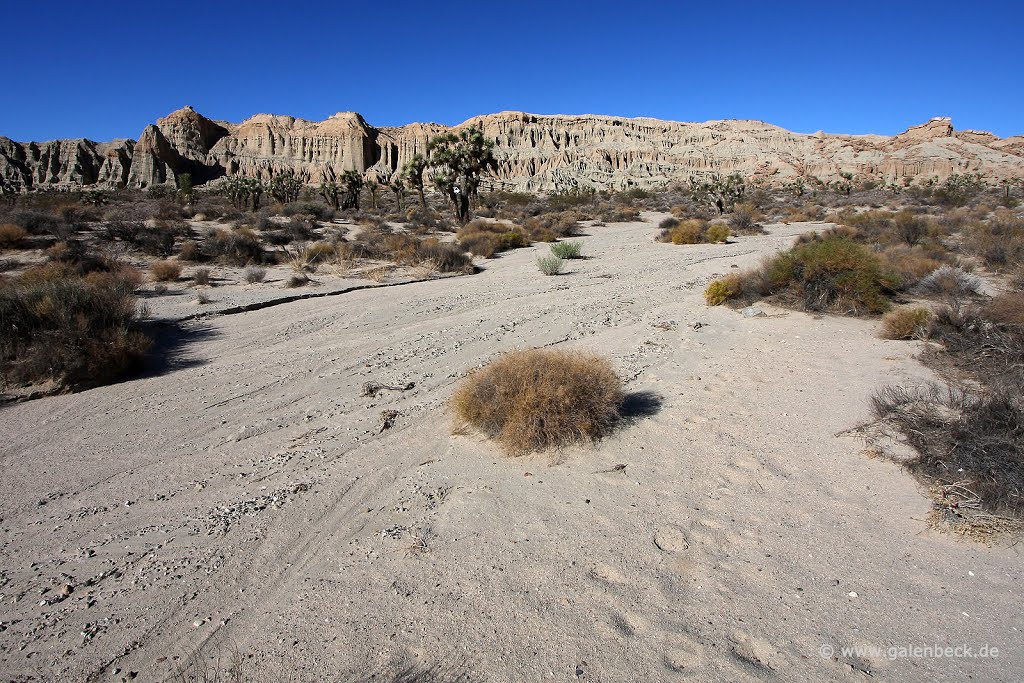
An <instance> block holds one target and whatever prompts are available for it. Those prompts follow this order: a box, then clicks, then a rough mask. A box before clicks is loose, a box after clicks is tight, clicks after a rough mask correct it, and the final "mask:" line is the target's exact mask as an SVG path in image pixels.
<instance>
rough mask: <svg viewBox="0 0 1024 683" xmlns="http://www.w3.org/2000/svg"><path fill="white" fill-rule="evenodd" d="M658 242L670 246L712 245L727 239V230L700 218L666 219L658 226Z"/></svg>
mask: <svg viewBox="0 0 1024 683" xmlns="http://www.w3.org/2000/svg"><path fill="white" fill-rule="evenodd" d="M660 227H661V233H660V234H659V235H658V241H660V242H671V243H672V244H708V243H710V244H714V243H717V242H725V241H726V240H728V239H729V228H728V227H727V226H725V225H724V224H722V223H711V222H709V221H706V220H704V219H702V218H685V219H683V220H679V219H677V218H666V219H665V220H663V221H662V222H661V224H660Z"/></svg>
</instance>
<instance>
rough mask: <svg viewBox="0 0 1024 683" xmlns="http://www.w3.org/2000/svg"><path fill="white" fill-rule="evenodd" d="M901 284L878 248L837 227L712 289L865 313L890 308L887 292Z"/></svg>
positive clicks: (730, 295) (722, 297)
mask: <svg viewBox="0 0 1024 683" xmlns="http://www.w3.org/2000/svg"><path fill="white" fill-rule="evenodd" d="M901 284H902V283H901V281H900V278H899V275H897V274H896V273H893V272H891V271H889V270H887V269H886V268H885V267H884V264H883V262H882V260H881V259H880V258H879V256H878V255H877V254H875V253H874V252H872V251H871V250H870V249H869V248H868V247H866V246H864V245H863V244H858V243H857V242H854V241H853V240H852V239H851V238H850V236H849V234H848V231H843V230H833V231H826V232H825V233H823V234H821V235H818V234H814V233H810V234H808V235H804V236H801V238H800V239H798V240H797V243H796V244H795V246H794V247H793V248H792V249H790V250H789V251H786V252H782V253H780V254H778V255H776V256H774V257H772V258H770V259H767V260H766V261H765V262H764V263H763V264H762V265H761V266H760V267H759V268H757V269H755V270H753V271H748V272H746V273H742V274H740V275H739V282H738V283H737V282H736V281H735V280H730V281H729V283H728V285H726V284H722V285H715V283H712V285H711V286H709V288H708V289H709V290H711V291H712V293H713V297H712V298H713V299H714V300H716V301H719V302H722V301H728V300H737V299H756V298H759V297H765V296H775V297H777V298H778V299H780V300H781V302H782V303H784V304H785V303H790V304H795V305H797V306H800V307H801V308H804V309H807V310H812V311H829V312H832V313H840V314H846V315H863V314H867V313H884V312H885V311H887V310H888V309H889V306H890V303H889V298H888V294H890V293H892V292H894V291H896V290H897V289H898V288H899V287H900V286H901ZM705 296H706V297H707V296H708V294H707V292H705Z"/></svg>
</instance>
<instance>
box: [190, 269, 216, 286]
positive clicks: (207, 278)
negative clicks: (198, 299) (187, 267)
mask: <svg viewBox="0 0 1024 683" xmlns="http://www.w3.org/2000/svg"><path fill="white" fill-rule="evenodd" d="M212 280H213V274H212V273H211V272H210V269H209V268H196V269H195V270H193V271H192V282H193V283H194V284H196V285H197V286H199V287H209V286H210V283H211V282H212Z"/></svg>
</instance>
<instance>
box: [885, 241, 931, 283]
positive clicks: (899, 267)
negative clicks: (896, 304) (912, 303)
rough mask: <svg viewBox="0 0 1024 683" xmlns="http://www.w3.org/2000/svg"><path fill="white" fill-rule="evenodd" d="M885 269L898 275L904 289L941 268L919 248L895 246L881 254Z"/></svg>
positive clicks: (887, 248)
mask: <svg viewBox="0 0 1024 683" xmlns="http://www.w3.org/2000/svg"><path fill="white" fill-rule="evenodd" d="M881 258H882V261H883V262H884V263H885V265H886V267H887V268H889V269H890V270H892V271H894V272H896V273H898V274H899V276H900V279H901V280H902V282H903V286H904V287H912V286H914V285H915V284H917V283H918V282H920V281H921V280H922V279H923V278H924V277H926V276H927V275H929V274H931V273H933V272H934V271H935V270H936V269H937V268H940V267H942V262H941V261H939V260H937V259H935V258H932V257H931V256H929V255H928V253H927V252H926V251H925V250H924V249H922V248H921V247H920V246H915V247H909V246H907V245H905V244H897V245H894V246H891V247H886V249H885V250H884V251H882V252H881Z"/></svg>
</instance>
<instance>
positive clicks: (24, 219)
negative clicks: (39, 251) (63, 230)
mask: <svg viewBox="0 0 1024 683" xmlns="http://www.w3.org/2000/svg"><path fill="white" fill-rule="evenodd" d="M8 220H10V221H11V223H13V224H14V225H17V226H18V227H19V228H23V229H24V230H25V231H26V232H28V233H29V234H30V235H45V234H50V235H52V234H54V233H55V232H56V231H57V230H58V227H57V223H58V219H57V217H56V216H54V215H53V214H51V213H50V212H48V211H38V210H36V209H18V210H16V211H12V212H11V214H10V215H9V216H8Z"/></svg>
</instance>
